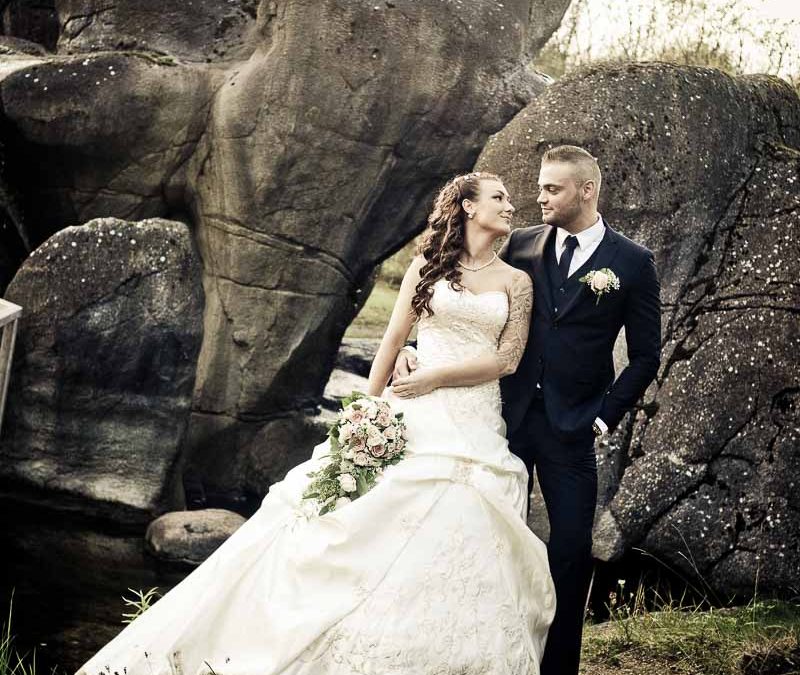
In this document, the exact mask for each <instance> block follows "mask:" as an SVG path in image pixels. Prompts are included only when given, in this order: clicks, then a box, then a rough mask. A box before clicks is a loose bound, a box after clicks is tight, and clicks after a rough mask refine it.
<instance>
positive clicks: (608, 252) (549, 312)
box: [396, 145, 661, 675]
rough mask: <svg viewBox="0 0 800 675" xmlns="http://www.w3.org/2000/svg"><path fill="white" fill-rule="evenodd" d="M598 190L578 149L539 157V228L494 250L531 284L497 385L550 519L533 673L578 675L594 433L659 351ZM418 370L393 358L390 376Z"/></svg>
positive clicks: (648, 263)
mask: <svg viewBox="0 0 800 675" xmlns="http://www.w3.org/2000/svg"><path fill="white" fill-rule="evenodd" d="M600 183H601V176H600V168H599V167H598V165H597V161H596V160H595V159H594V157H592V155H591V154H589V153H588V152H587V151H586V150H584V149H582V148H579V147H576V146H570V145H564V146H559V147H556V148H553V149H551V150H548V151H547V152H545V154H544V155H543V157H542V165H541V171H540V173H539V197H538V200H537V201H538V203H539V206H540V207H541V209H542V220H543V221H544V224H543V225H537V226H533V227H525V228H520V229H518V230H514V231H513V232H512V233H511V234H510V235H509V237H508V239H507V240H506V243H505V245H504V246H503V248H502V249H501V251H500V254H499V255H500V257H501V258H502V259H503V260H505V261H506V262H508V263H509V264H511V265H513V266H514V267H517V268H519V269H521V270H524V271H525V272H527V273H528V274H529V275H530V276H531V278H532V279H533V288H534V303H533V317H532V320H531V327H530V333H529V336H528V343H527V346H526V348H525V353H524V354H523V356H522V361H521V362H520V364H519V366H518V367H517V370H516V372H515V373H514V374H513V375H509V376H508V377H505V378H503V379H502V380H501V381H500V386H501V391H502V398H503V417H504V418H505V421H506V425H507V434H508V439H509V445H510V448H511V450H512V452H514V453H515V454H516V455H518V456H519V457H520V458H522V460H523V461H524V462H525V465H526V466H527V467H528V474H529V477H530V476H531V474H532V472H533V469H534V467H535V468H536V475H537V478H538V481H539V485H540V487H541V490H542V496H543V497H544V501H545V505H546V507H547V513H548V516H549V520H550V540H549V542H548V545H547V550H548V558H549V562H550V571H551V574H552V576H553V581H554V583H555V588H556V614H555V618H554V620H553V624H552V625H551V627H550V631H549V633H548V638H547V646H546V648H545V653H544V657H543V660H542V664H541V675H577V673H578V664H579V661H580V649H581V631H582V628H583V615H584V606H585V603H586V597H587V593H588V590H589V581H590V578H591V571H592V557H591V552H592V523H593V520H594V511H595V505H596V502H597V464H596V458H595V453H594V442H595V438H596V437H599V436H602V435H603V434H605V433H607V432H608V431H610V430H613V429H614V427H616V426H617V424H618V423H619V422H620V420H621V419H622V417H623V416H624V415H625V413H626V412H627V411H628V410H629V409H630V408H631V407H632V406H633V405H634V404H635V403H636V401H637V400H638V399H639V398H640V397H641V396H642V394H643V393H644V391H645V389H646V388H647V386H648V385H649V384H650V382H651V381H652V380H653V378H654V377H655V375H656V372H657V370H658V365H659V360H660V353H661V304H660V300H659V284H658V277H657V275H656V268H655V263H654V261H653V254H652V253H651V252H650V251H648V250H647V249H646V248H644V247H642V246H639V245H638V244H636V243H634V242H633V241H631V240H630V239H628V238H627V237H625V236H623V235H621V234H619V233H618V232H615V231H614V230H612V229H611V227H610V226H609V225H608V224H607V223H605V222H604V221H603V218H602V217H601V216H600V214H599V213H598V211H597V203H598V196H599V192H600ZM592 273H594V274H592ZM617 282H618V283H617ZM622 327H624V328H625V339H626V342H627V346H628V360H629V364H628V366H627V367H626V368H625V369H624V370H623V371H622V373H620V376H619V377H618V378H616V380H615V379H614V363H613V358H612V353H613V348H614V342H615V340H616V338H617V335H618V334H619V332H620V329H621V328H622ZM407 363H408V365H407ZM415 366H416V363H415V361H414V357H413V356H409V355H408V352H407V351H401V353H400V356H399V357H398V362H397V370H396V372H397V373H398V374H407V369H408V368H411V369H412V370H413V369H414V368H415ZM529 487H530V485H529ZM529 493H530V490H529Z"/></svg>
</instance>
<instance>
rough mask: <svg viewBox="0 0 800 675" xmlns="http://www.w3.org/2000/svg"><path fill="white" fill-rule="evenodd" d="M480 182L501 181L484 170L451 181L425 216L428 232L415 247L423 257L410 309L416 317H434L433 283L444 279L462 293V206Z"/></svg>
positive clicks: (463, 220)
mask: <svg viewBox="0 0 800 675" xmlns="http://www.w3.org/2000/svg"><path fill="white" fill-rule="evenodd" d="M482 180H498V181H499V180H500V178H499V177H498V176H496V175H495V174H493V173H486V172H483V171H480V172H476V173H467V174H464V175H462V176H456V177H455V178H451V179H450V180H449V181H448V182H447V183H446V184H445V186H444V187H443V188H442V189H441V190H439V194H438V195H436V199H435V201H434V202H433V211H431V214H430V215H429V216H428V229H427V231H426V232H425V236H424V238H423V240H422V242H421V243H420V245H419V246H418V247H417V253H418V254H421V255H422V256H424V258H425V264H424V265H423V266H422V268H421V269H420V271H419V274H420V277H421V278H420V280H419V283H418V284H417V287H416V289H415V293H414V297H413V298H412V299H411V309H412V311H413V312H414V314H415V315H416V316H417V318H420V317H421V316H422V312H423V311H424V312H426V313H427V314H428V316H433V310H432V309H431V305H430V302H431V298H433V288H432V286H433V284H434V283H436V282H437V281H438V280H439V279H441V278H442V277H444V278H445V279H447V281H448V282H450V287H451V288H452V289H453V290H455V291H460V290H463V288H464V287H463V286H462V284H461V271H460V270H459V268H458V258H459V256H460V255H461V253H462V251H463V250H464V225H465V222H466V218H467V214H466V212H465V211H464V208H463V207H462V206H461V202H463V201H464V200H465V199H470V200H473V201H474V200H475V199H476V198H477V196H478V191H479V190H480V182H481V181H482Z"/></svg>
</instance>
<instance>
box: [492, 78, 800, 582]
mask: <svg viewBox="0 0 800 675" xmlns="http://www.w3.org/2000/svg"><path fill="white" fill-rule="evenodd" d="M559 143H574V144H577V145H581V146H583V147H586V148H587V149H589V150H590V151H591V152H592V153H593V154H594V155H595V156H597V157H598V159H599V162H600V165H601V169H602V171H603V187H602V196H601V204H600V207H601V208H600V210H601V213H602V214H603V216H604V218H605V219H606V220H607V221H608V222H609V223H610V224H611V225H612V226H613V227H615V228H617V229H619V230H620V231H622V232H623V233H624V234H626V235H628V236H630V237H632V238H633V239H635V240H637V241H639V242H641V243H643V244H644V245H646V246H648V247H649V248H650V249H652V250H653V251H654V252H655V254H656V259H657V264H658V267H659V271H660V276H661V284H662V301H663V303H664V311H663V325H664V334H663V344H664V353H663V361H662V367H661V370H660V373H659V376H658V379H657V382H656V383H654V384H653V385H652V386H651V387H650V389H649V391H648V392H647V394H646V396H645V398H644V401H643V403H642V406H641V407H640V408H639V409H638V410H637V411H636V412H635V414H633V415H631V416H629V417H628V419H627V420H626V421H624V423H623V424H622V425H621V426H620V429H619V430H618V432H617V433H616V434H615V436H614V437H613V438H612V441H611V443H610V445H609V446H607V447H605V448H602V449H601V453H600V457H599V467H600V494H599V498H600V507H599V509H598V514H597V522H596V529H595V554H596V555H597V556H598V557H600V558H602V559H606V560H608V559H616V558H618V557H619V556H621V555H622V554H623V553H624V552H626V551H628V550H630V549H631V547H633V546H640V547H643V548H644V549H646V550H647V551H648V552H649V553H651V554H652V555H655V556H657V557H659V558H661V559H662V560H665V561H667V562H669V563H670V564H673V565H676V566H678V567H679V568H682V569H685V570H687V571H689V572H692V573H700V574H702V575H703V576H704V577H705V578H706V580H707V581H708V582H709V583H710V584H711V586H712V587H713V588H714V589H716V590H717V591H719V592H721V593H722V594H723V595H722V597H723V598H724V597H726V596H727V594H728V593H730V592H740V593H742V594H745V595H746V594H748V593H750V594H752V593H753V592H754V588H755V580H756V578H758V588H759V591H761V590H764V591H771V592H783V591H785V590H786V589H788V588H789V587H790V586H791V585H792V584H796V581H797V569H798V568H799V567H800V514H799V513H798V512H799V511H800V500H798V497H797V495H798V494H800V492H798V489H797V484H798V483H800V453H798V449H799V448H800V432H798V426H799V425H798V422H799V421H800V412H799V411H798V396H800V371H799V370H798V368H797V349H798V346H799V345H800V331H799V330H798V325H799V324H798V316H797V315H798V307H800V288H799V287H798V284H797V281H796V271H795V270H796V268H797V266H798V262H800V259H799V258H798V251H800V248H799V247H798V236H799V235H800V233H799V232H798V213H800V101H799V100H798V97H797V95H796V93H795V92H794V91H793V90H792V89H791V87H790V86H789V85H788V84H786V83H785V82H782V81H781V80H778V79H775V78H768V77H760V76H750V77H739V78H732V77H729V76H727V75H724V74H722V73H720V72H718V71H715V70H711V69H704V68H687V67H675V66H670V65H667V64H638V65H625V66H619V67H597V68H592V69H588V70H584V71H582V72H579V73H576V74H575V75H573V76H571V77H569V78H565V79H564V80H562V81H560V82H558V83H556V84H555V85H553V86H552V87H550V88H549V89H548V91H547V92H546V93H545V94H544V95H542V96H541V97H539V98H538V99H537V100H536V101H535V102H534V103H532V104H531V105H529V106H528V107H526V108H525V110H523V111H522V112H520V113H519V114H518V115H517V116H516V117H515V119H514V120H513V121H512V122H511V123H510V124H509V125H508V126H507V127H506V128H505V129H504V130H503V131H502V132H500V133H499V134H497V135H496V136H494V137H493V138H492V139H491V141H490V142H489V143H488V144H487V147H486V149H485V150H484V153H483V154H482V156H481V158H480V160H479V161H478V165H477V166H478V168H481V169H487V170H493V171H497V172H498V173H500V174H502V175H503V176H505V178H506V181H507V185H508V187H509V190H510V191H511V194H512V196H513V198H514V203H515V205H516V206H517V208H518V210H517V214H516V216H517V218H518V220H521V221H523V224H534V223H537V222H541V221H540V218H539V210H538V207H537V205H536V202H535V199H536V196H537V193H536V177H537V175H538V170H539V157H540V156H541V153H542V152H543V151H544V150H545V149H546V148H547V147H548V146H551V145H555V144H559ZM689 561H692V563H691V564H690V563H689ZM694 565H696V568H697V569H696V570H693V569H691V568H692V566H694Z"/></svg>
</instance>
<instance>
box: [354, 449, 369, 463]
mask: <svg viewBox="0 0 800 675" xmlns="http://www.w3.org/2000/svg"><path fill="white" fill-rule="evenodd" d="M353 463H354V464H356V465H357V466H369V465H370V463H371V461H370V456H369V455H368V454H367V453H366V452H357V453H356V456H355V457H354V458H353Z"/></svg>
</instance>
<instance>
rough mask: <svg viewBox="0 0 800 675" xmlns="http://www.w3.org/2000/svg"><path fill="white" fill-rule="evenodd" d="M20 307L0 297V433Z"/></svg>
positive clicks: (20, 312)
mask: <svg viewBox="0 0 800 675" xmlns="http://www.w3.org/2000/svg"><path fill="white" fill-rule="evenodd" d="M21 315H22V307H20V306H19V305H15V304H14V303H13V302H8V301H7V300H3V299H2V298H0V433H1V432H2V430H3V412H4V411H5V409H6V394H7V393H8V381H9V379H11V360H12V358H13V357H14V342H15V341H16V339H17V325H18V324H19V317H20V316H21Z"/></svg>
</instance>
